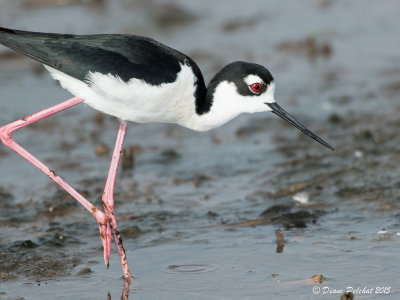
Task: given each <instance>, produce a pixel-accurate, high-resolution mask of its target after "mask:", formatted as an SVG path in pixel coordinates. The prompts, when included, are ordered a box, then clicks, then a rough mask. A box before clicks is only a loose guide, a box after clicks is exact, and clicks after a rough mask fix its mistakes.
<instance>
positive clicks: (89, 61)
mask: <svg viewBox="0 0 400 300" xmlns="http://www.w3.org/2000/svg"><path fill="white" fill-rule="evenodd" d="M0 43H1V44H3V45H5V46H7V47H9V48H11V49H13V50H16V51H18V52H21V53H23V54H25V55H27V56H29V57H31V58H33V59H35V60H37V61H39V62H41V63H43V64H45V65H48V66H50V67H52V68H55V69H57V70H59V71H61V72H63V73H66V74H68V75H70V76H72V77H74V78H77V79H79V80H82V81H84V80H85V79H86V76H87V75H88V73H89V72H90V71H91V72H100V73H102V74H112V75H118V76H119V77H120V78H121V79H122V80H124V81H128V80H129V79H131V78H139V79H142V80H144V81H146V82H147V83H149V84H151V85H160V84H162V83H170V82H174V81H175V80H176V78H177V74H178V72H179V71H180V70H181V67H180V63H181V64H187V65H189V66H190V67H192V70H193V72H194V74H195V76H196V79H197V82H196V85H197V89H196V93H195V95H194V96H195V98H196V105H197V103H201V102H202V101H204V98H205V93H206V89H205V84H204V79H203V76H202V74H201V71H200V69H199V68H198V66H197V65H196V63H195V62H194V61H193V60H192V59H191V58H190V57H188V56H186V55H184V54H183V53H181V52H179V51H177V50H174V49H172V48H169V47H167V46H165V45H163V44H161V43H159V42H157V41H155V40H153V39H151V38H148V37H142V36H136V35H125V34H99V35H71V34H55V33H39V32H28V31H21V30H12V29H7V28H1V27H0Z"/></svg>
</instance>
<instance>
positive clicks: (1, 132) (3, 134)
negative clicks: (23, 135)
mask: <svg viewBox="0 0 400 300" xmlns="http://www.w3.org/2000/svg"><path fill="white" fill-rule="evenodd" d="M0 139H1V141H2V142H3V144H4V145H9V144H10V142H11V141H12V131H11V130H9V129H8V127H7V126H3V127H0Z"/></svg>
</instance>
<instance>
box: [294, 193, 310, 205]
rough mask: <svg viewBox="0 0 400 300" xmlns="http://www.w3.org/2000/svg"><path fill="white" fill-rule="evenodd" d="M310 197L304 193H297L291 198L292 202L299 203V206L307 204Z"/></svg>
mask: <svg viewBox="0 0 400 300" xmlns="http://www.w3.org/2000/svg"><path fill="white" fill-rule="evenodd" d="M309 198H310V196H309V195H308V193H306V192H298V193H296V194H294V195H293V196H292V199H293V200H294V201H297V202H300V203H301V204H306V203H308V200H309Z"/></svg>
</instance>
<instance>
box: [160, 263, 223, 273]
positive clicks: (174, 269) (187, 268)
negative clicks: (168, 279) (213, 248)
mask: <svg viewBox="0 0 400 300" xmlns="http://www.w3.org/2000/svg"><path fill="white" fill-rule="evenodd" d="M221 269H222V268H221V267H220V266H219V265H215V264H187V265H169V266H168V267H166V268H165V269H163V270H162V272H163V273H167V274H182V273H186V274H199V273H210V272H217V271H219V270H221Z"/></svg>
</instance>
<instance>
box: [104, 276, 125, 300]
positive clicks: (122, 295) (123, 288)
mask: <svg viewBox="0 0 400 300" xmlns="http://www.w3.org/2000/svg"><path fill="white" fill-rule="evenodd" d="M130 285H131V279H124V285H123V287H122V292H121V300H128V298H129V288H130ZM106 299H107V300H111V294H110V292H108V293H107V298H106Z"/></svg>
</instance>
